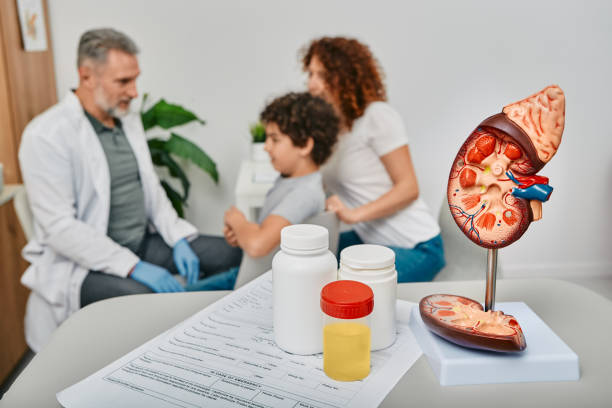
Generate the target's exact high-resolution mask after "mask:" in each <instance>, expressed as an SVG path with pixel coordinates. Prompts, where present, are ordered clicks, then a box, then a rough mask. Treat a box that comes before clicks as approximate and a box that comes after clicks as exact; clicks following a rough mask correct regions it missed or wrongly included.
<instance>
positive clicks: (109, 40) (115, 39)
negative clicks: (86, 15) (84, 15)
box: [77, 28, 138, 68]
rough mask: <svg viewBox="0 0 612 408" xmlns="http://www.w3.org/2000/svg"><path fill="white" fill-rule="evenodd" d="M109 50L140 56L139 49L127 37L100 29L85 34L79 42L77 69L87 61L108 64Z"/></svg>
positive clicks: (109, 30)
mask: <svg viewBox="0 0 612 408" xmlns="http://www.w3.org/2000/svg"><path fill="white" fill-rule="evenodd" d="M109 50H119V51H123V52H125V53H127V54H130V55H136V54H138V47H137V46H136V43H134V41H132V39H131V38H130V37H128V36H127V35H125V34H123V33H121V32H119V31H117V30H113V29H112V28H98V29H95V30H89V31H86V32H85V33H83V35H82V36H81V39H80V40H79V51H78V56H77V68H78V67H80V66H81V65H83V63H84V62H85V61H86V60H91V61H93V62H94V64H103V63H105V62H106V57H107V56H108V51H109Z"/></svg>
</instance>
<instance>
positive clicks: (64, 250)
mask: <svg viewBox="0 0 612 408" xmlns="http://www.w3.org/2000/svg"><path fill="white" fill-rule="evenodd" d="M122 125H123V130H124V132H125V135H126V136H127V139H128V141H129V143H130V145H131V147H132V150H133V151H134V155H135V156H136V160H137V162H138V170H139V172H140V179H141V182H142V187H143V190H144V199H145V209H146V212H147V216H148V218H149V222H150V223H151V224H152V225H153V226H154V227H155V229H156V230H157V232H158V233H159V234H160V235H161V236H162V238H163V239H164V241H165V242H166V243H167V244H168V245H169V246H171V247H172V246H174V244H175V243H176V242H177V241H179V240H180V239H181V238H185V237H187V236H190V235H193V234H196V233H197V230H196V228H195V227H194V226H192V225H191V224H189V223H188V222H186V221H185V220H182V219H180V218H179V217H178V216H177V214H176V212H175V211H174V208H173V207H172V204H171V203H170V201H169V200H168V198H167V197H166V194H165V192H164V190H163V188H162V187H161V185H160V183H159V179H158V177H157V175H156V173H155V171H154V168H153V163H152V162H151V156H150V154H149V149H148V147H147V142H146V138H145V134H144V130H143V127H142V123H141V121H140V117H139V116H138V115H137V114H132V115H129V116H128V117H126V118H123V119H122ZM19 162H20V165H21V171H22V175H23V180H24V184H25V187H26V191H27V194H28V198H29V201H30V205H31V208H32V213H33V215H34V238H33V239H32V240H31V241H30V242H29V243H28V245H27V246H26V247H25V248H24V249H23V257H24V258H25V259H26V260H28V261H29V262H30V263H31V265H30V267H29V268H28V269H27V270H26V272H25V273H24V274H23V277H22V278H21V282H22V283H23V284H24V285H25V286H27V287H28V288H30V289H31V290H32V293H31V295H30V298H29V299H28V305H27V312H26V319H25V331H26V341H27V343H28V345H29V346H30V348H31V349H32V350H34V351H38V350H40V349H41V348H42V347H43V346H44V345H45V344H46V342H47V341H48V340H49V338H50V336H51V334H52V332H53V331H54V330H55V328H57V326H58V325H59V324H60V323H62V322H63V321H64V320H65V319H66V318H68V316H70V315H71V314H72V313H74V312H75V311H77V310H78V309H79V308H80V292H81V284H82V283H83V280H84V279H85V276H86V275H87V272H88V271H89V270H96V271H102V272H105V273H108V274H112V275H117V276H121V277H126V276H127V275H128V273H129V271H130V269H131V268H132V267H133V266H134V265H135V264H136V263H137V262H138V260H139V259H138V257H137V256H136V255H135V254H134V253H133V252H132V251H130V250H129V249H127V248H125V247H122V246H120V245H118V244H117V243H115V242H114V241H112V240H111V239H110V238H109V237H108V236H107V235H106V233H107V228H108V217H109V207H110V174H109V170H108V163H107V161H106V156H105V154H104V150H103V149H102V145H101V144H100V142H99V140H98V136H97V134H96V133H95V131H94V129H93V127H92V126H91V123H90V122H89V120H88V119H87V117H86V116H85V114H84V112H83V108H82V106H81V103H80V101H79V99H78V98H77V97H76V95H75V94H74V93H73V92H69V93H68V95H67V96H66V97H65V98H64V99H63V100H62V101H61V102H60V103H58V104H57V105H55V106H53V107H51V108H50V109H48V110H47V111H45V112H44V113H42V114H41V115H39V116H37V117H36V118H34V120H32V122H30V123H29V124H28V126H27V127H26V129H25V131H24V133H23V137H22V139H21V146H20V148H19Z"/></svg>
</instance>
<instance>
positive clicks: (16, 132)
mask: <svg viewBox="0 0 612 408" xmlns="http://www.w3.org/2000/svg"><path fill="white" fill-rule="evenodd" d="M43 7H44V14H45V15H44V19H45V26H46V30H47V47H48V48H47V51H39V52H26V51H25V50H24V48H23V44H22V40H21V28H20V25H19V17H18V10H17V1H16V0H0V162H1V163H2V164H3V166H4V181H5V183H7V184H9V183H10V184H14V183H21V182H22V181H21V173H20V171H19V163H18V160H17V151H18V149H19V142H20V140H21V134H22V132H23V129H24V128H25V126H26V125H27V124H28V122H29V121H30V120H32V118H34V116H36V115H38V114H39V113H41V112H42V111H44V110H45V109H47V108H48V107H50V106H51V105H53V104H55V103H56V102H57V92H56V86H55V71H54V67H53V52H52V48H51V35H50V30H49V17H48V11H47V2H46V0H43ZM25 243H26V241H25V237H24V234H23V232H22V231H21V227H20V225H19V222H18V220H17V216H16V214H15V211H14V210H13V206H12V202H9V203H6V204H5V205H3V206H1V207H0V382H2V381H4V379H5V378H6V376H7V375H8V374H9V373H10V372H11V371H12V369H13V368H14V366H15V364H16V363H17V362H18V361H19V359H20V358H21V357H22V356H23V354H24V352H25V351H26V344H25V338H24V331H23V318H24V315H25V304H26V300H27V296H28V290H27V289H26V288H25V287H24V286H22V285H21V283H20V282H19V279H20V278H21V275H22V274H23V272H24V271H25V269H26V267H27V263H26V262H25V261H24V260H23V259H22V258H21V249H22V248H23V246H24V245H25Z"/></svg>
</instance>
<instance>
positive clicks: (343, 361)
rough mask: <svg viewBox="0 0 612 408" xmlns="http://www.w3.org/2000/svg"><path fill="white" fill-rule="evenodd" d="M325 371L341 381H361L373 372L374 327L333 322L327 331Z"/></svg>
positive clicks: (324, 330)
mask: <svg viewBox="0 0 612 408" xmlns="http://www.w3.org/2000/svg"><path fill="white" fill-rule="evenodd" d="M323 371H325V374H327V376H328V377H330V378H332V379H334V380H337V381H357V380H361V379H363V378H365V377H367V376H368V374H369V373H370V328H369V327H368V326H366V325H364V324H361V323H351V322H346V323H345V322H340V323H331V324H328V325H326V326H325V327H324V328H323Z"/></svg>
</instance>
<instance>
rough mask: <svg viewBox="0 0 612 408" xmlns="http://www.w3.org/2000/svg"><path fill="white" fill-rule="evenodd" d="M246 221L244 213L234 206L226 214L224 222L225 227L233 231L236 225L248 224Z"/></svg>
mask: <svg viewBox="0 0 612 408" xmlns="http://www.w3.org/2000/svg"><path fill="white" fill-rule="evenodd" d="M246 220H247V219H246V217H245V216H244V214H243V213H242V211H240V210H239V209H237V208H236V207H234V206H233V205H232V206H231V207H230V209H229V210H227V211H226V212H225V217H223V221H224V222H225V225H227V226H228V227H230V228H231V229H235V227H236V225H238V224H240V223H242V222H246Z"/></svg>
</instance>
